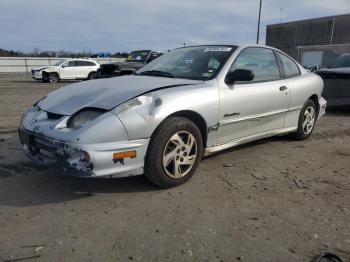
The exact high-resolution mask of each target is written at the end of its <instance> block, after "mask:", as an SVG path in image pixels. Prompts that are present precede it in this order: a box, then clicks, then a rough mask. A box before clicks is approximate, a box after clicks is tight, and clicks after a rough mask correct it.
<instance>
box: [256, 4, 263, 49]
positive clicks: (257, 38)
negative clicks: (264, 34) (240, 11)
mask: <svg viewBox="0 0 350 262" xmlns="http://www.w3.org/2000/svg"><path fill="white" fill-rule="evenodd" d="M261 3H262V0H260V6H259V19H258V32H257V34H256V43H257V44H259V34H260V17H261Z"/></svg>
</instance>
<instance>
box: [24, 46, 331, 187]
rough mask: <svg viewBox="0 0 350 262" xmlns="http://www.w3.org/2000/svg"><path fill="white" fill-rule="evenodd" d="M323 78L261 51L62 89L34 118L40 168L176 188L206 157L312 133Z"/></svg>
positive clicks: (189, 52)
mask: <svg viewBox="0 0 350 262" xmlns="http://www.w3.org/2000/svg"><path fill="white" fill-rule="evenodd" d="M322 90H323V81H322V79H321V78H320V77H319V76H317V75H315V74H312V73H310V72H307V71H306V70H304V69H303V68H302V67H301V66H300V65H299V64H298V63H296V62H295V61H294V60H293V59H291V58H290V57H288V56H287V55H286V54H284V53H282V52H281V51H279V50H277V49H274V48H270V47H266V46H260V45H253V46H248V45H245V46H233V45H232V46H231V45H210V46H192V47H185V48H180V49H176V50H174V51H171V52H169V53H167V54H165V55H163V56H161V57H159V58H157V59H156V60H154V61H152V62H151V63H149V64H148V65H146V66H145V67H143V68H142V69H140V70H138V71H137V73H136V74H135V75H130V76H121V77H115V78H109V79H101V80H93V81H88V82H80V83H75V84H72V85H68V86H65V87H63V88H60V89H58V90H56V91H54V92H52V93H50V94H48V95H47V96H46V97H45V98H43V99H42V100H40V101H38V102H37V103H35V104H34V105H33V106H32V107H31V108H29V110H28V111H27V112H25V113H24V115H23V117H22V120H21V124H20V128H19V134H20V140H21V143H22V145H23V150H24V152H25V154H26V155H27V156H28V157H30V158H31V159H32V160H33V161H35V162H37V163H41V164H44V165H53V166H58V167H60V168H63V170H65V171H66V172H68V173H69V174H72V175H76V176H84V177H125V176H133V175H141V174H145V175H146V176H147V178H148V179H149V180H150V181H152V182H153V183H155V184H157V185H159V186H161V187H164V188H166V187H172V186H176V185H180V184H182V183H184V182H185V181H187V180H188V179H189V178H191V176H192V175H193V174H194V172H195V170H196V168H197V167H198V165H199V162H200V160H201V158H202V156H203V155H209V154H212V153H215V152H218V151H220V150H224V149H226V148H229V147H233V146H237V145H239V144H242V143H246V142H249V141H253V140H256V139H260V138H265V137H269V136H273V135H282V134H288V133H290V134H292V135H293V136H294V137H295V138H296V139H298V140H303V139H306V138H308V137H309V136H310V134H311V133H312V131H313V128H314V126H315V122H316V120H317V119H318V118H319V117H320V116H321V115H323V114H324V113H325V108H326V101H325V100H324V99H323V98H322V97H321V93H322Z"/></svg>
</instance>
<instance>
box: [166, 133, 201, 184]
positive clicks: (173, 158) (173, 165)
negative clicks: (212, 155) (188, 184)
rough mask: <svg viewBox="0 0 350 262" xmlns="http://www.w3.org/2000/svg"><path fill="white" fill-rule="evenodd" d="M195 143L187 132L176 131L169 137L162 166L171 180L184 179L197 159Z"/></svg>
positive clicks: (193, 138)
mask: <svg viewBox="0 0 350 262" xmlns="http://www.w3.org/2000/svg"><path fill="white" fill-rule="evenodd" d="M197 151H198V149H197V141H196V139H195V137H194V136H193V135H192V134H191V133H190V132H188V131H178V132H176V133H175V134H174V135H173V136H171V137H170V139H169V140H168V142H167V143H166V145H165V148H164V151H163V158H162V164H163V168H164V171H165V173H166V174H167V175H168V176H169V177H171V178H175V179H178V178H181V177H184V176H185V175H186V174H188V172H190V170H191V169H192V167H193V165H194V163H195V162H196V158H197Z"/></svg>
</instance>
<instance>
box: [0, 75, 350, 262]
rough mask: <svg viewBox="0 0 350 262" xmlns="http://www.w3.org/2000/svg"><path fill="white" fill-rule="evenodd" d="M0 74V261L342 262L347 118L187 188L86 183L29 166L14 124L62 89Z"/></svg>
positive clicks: (268, 143) (346, 223)
mask: <svg viewBox="0 0 350 262" xmlns="http://www.w3.org/2000/svg"><path fill="white" fill-rule="evenodd" d="M70 83H71V82H62V83H58V84H55V85H51V84H44V83H41V82H35V81H33V80H31V78H30V76H29V75H25V74H23V75H19V74H6V75H5V74H3V75H1V74H0V258H2V259H3V260H5V259H11V258H12V259H13V258H24V257H32V261H239V260H241V261H310V260H311V258H312V257H313V256H314V255H315V254H318V253H321V252H325V251H331V252H335V253H337V254H338V255H340V256H341V257H342V258H343V259H344V260H345V261H350V107H343V108H338V109H333V110H330V111H329V112H328V113H327V115H326V116H324V117H323V118H322V119H321V120H320V121H319V122H318V123H317V125H316V127H315V130H314V133H313V135H312V136H311V137H310V139H308V140H307V141H303V142H298V141H294V140H292V139H290V138H288V137H276V138H269V139H264V140H261V141H258V142H254V143H249V144H246V145H243V146H240V147H237V148H233V149H230V150H226V151H224V152H221V153H219V154H216V155H213V156H211V157H207V158H205V159H204V160H203V161H202V162H201V165H200V166H199V169H198V171H197V172H196V174H195V175H194V177H193V178H192V179H191V180H190V181H189V182H187V183H186V184H184V185H182V186H180V187H177V188H172V189H168V190H161V189H158V188H157V187H155V186H153V185H152V184H150V183H149V182H148V181H147V180H146V179H145V178H144V177H143V176H139V177H131V178H123V179H92V178H90V179H86V178H85V179H82V178H74V177H71V176H67V175H65V174H63V173H61V172H60V171H57V170H51V169H45V168H42V167H38V166H35V165H33V164H31V162H30V161H29V160H27V159H26V158H25V157H24V156H23V154H22V152H21V146H20V143H19V140H18V135H17V133H16V132H15V130H16V128H17V127H18V123H19V121H20V117H21V113H22V112H23V111H24V110H25V109H26V108H27V107H28V106H30V105H31V104H33V103H34V102H35V101H36V100H38V99H40V98H41V97H43V96H45V94H46V93H48V92H50V91H52V90H54V89H55V88H59V87H61V86H64V85H67V84H70Z"/></svg>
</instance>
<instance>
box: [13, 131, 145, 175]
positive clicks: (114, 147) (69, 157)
mask: <svg viewBox="0 0 350 262" xmlns="http://www.w3.org/2000/svg"><path fill="white" fill-rule="evenodd" d="M19 135H20V140H21V144H22V147H23V151H24V154H25V155H26V156H27V157H29V158H30V159H31V160H32V161H33V162H35V163H37V164H39V165H43V166H51V167H55V168H59V169H62V170H63V171H65V172H66V173H68V174H70V175H73V176H80V177H126V176H134V175H141V174H143V167H144V158H145V155H146V151H147V146H148V142H149V139H139V140H130V141H119V142H113V143H98V144H89V145H74V144H70V143H67V142H62V141H56V140H54V139H50V138H46V137H43V136H40V135H39V134H35V133H33V132H29V131H27V130H23V129H19ZM125 151H136V157H134V158H123V159H114V158H113V154H114V153H118V152H125Z"/></svg>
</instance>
